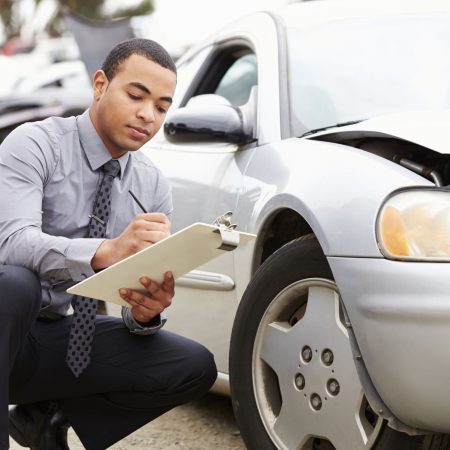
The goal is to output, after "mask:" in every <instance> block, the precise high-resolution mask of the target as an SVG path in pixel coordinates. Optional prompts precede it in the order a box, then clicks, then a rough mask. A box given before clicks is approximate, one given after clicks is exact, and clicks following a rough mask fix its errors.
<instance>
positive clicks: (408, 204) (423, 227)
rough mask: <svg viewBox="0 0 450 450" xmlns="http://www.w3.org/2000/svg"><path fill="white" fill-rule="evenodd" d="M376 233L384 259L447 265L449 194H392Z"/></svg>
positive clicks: (422, 191) (418, 191)
mask: <svg viewBox="0 0 450 450" xmlns="http://www.w3.org/2000/svg"><path fill="white" fill-rule="evenodd" d="M376 231H377V240H378V244H379V246H380V249H381V251H382V253H383V255H384V256H386V257H387V258H393V259H405V260H419V261H428V260H430V261H450V190H445V189H436V188H433V189H428V190H427V189H409V190H404V191H400V192H398V193H395V194H394V195H392V196H391V197H390V198H388V199H387V201H386V202H385V203H384V205H383V206H382V208H381V210H380V212H379V214H378V219H377V226H376Z"/></svg>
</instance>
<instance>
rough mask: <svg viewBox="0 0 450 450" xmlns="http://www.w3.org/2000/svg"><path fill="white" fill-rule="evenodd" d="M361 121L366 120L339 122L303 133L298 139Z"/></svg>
mask: <svg viewBox="0 0 450 450" xmlns="http://www.w3.org/2000/svg"><path fill="white" fill-rule="evenodd" d="M363 120H366V119H359V120H349V121H348V122H340V123H337V124H335V125H327V126H326V127H322V128H316V129H314V130H309V131H307V132H306V133H303V134H302V135H301V136H300V137H301V138H302V137H305V136H309V135H310V134H314V133H318V132H319V131H325V130H328V129H329V128H336V127H345V126H346V125H354V124H355V123H359V122H362V121H363Z"/></svg>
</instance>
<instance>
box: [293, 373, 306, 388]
mask: <svg viewBox="0 0 450 450" xmlns="http://www.w3.org/2000/svg"><path fill="white" fill-rule="evenodd" d="M295 387H296V388H297V389H298V390H299V391H301V390H302V389H303V388H304V387H305V377H304V376H303V375H302V374H301V373H298V374H297V375H295Z"/></svg>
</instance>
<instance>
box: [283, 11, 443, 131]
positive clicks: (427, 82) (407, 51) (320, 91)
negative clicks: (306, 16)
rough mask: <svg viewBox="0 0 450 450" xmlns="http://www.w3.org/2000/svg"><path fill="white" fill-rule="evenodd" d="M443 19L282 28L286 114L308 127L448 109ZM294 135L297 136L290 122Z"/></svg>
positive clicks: (385, 19) (378, 19)
mask: <svg viewBox="0 0 450 450" xmlns="http://www.w3.org/2000/svg"><path fill="white" fill-rule="evenodd" d="M449 25H450V16H449V15H448V14H444V13H442V14H441V13H439V15H425V16H423V17H421V16H415V15H405V16H404V17H403V16H402V17H398V16H395V17H384V16H376V17H371V18H367V19H364V20H362V19H357V20H356V19H351V20H345V21H344V20H341V21H338V22H336V23H332V24H327V25H326V26H321V27H318V28H314V29H312V30H308V31H307V32H306V33H305V32H302V31H301V30H297V29H294V28H293V29H288V33H287V36H288V44H289V45H288V48H289V58H290V61H289V67H290V71H289V77H288V80H289V83H290V86H289V88H290V93H291V107H292V112H293V114H292V115H293V117H294V118H295V119H297V121H298V122H299V123H302V124H303V125H304V126H306V127H307V128H309V129H318V128H321V127H327V126H331V125H334V124H338V123H345V122H349V121H356V120H362V119H368V118H371V117H374V116H377V115H381V114H390V113H396V112H401V111H407V110H411V111H414V110H436V109H448V108H449V107H450V85H449V79H450V31H449V30H450V26H449ZM294 133H295V134H296V135H300V134H302V129H301V127H297V126H296V125H295V124H294Z"/></svg>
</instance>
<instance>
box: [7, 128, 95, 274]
mask: <svg viewBox="0 0 450 450" xmlns="http://www.w3.org/2000/svg"><path fill="white" fill-rule="evenodd" d="M58 161H59V149H58V146H57V144H56V143H55V142H53V141H52V139H51V136H50V135H49V133H48V132H47V131H46V130H44V129H43V128H42V127H39V126H37V125H35V124H25V125H22V126H20V127H18V128H16V129H15V130H14V131H13V132H11V133H10V134H9V135H8V136H7V138H6V139H5V140H4V141H3V143H2V145H1V146H0V192H1V195H0V263H1V264H11V265H18V266H23V267H27V268H29V269H31V270H33V271H34V272H35V273H37V274H38V275H39V276H40V278H41V279H51V280H67V279H72V280H74V281H81V280H83V279H84V278H87V277H89V276H90V275H93V273H94V271H93V269H92V267H91V260H92V258H93V256H94V254H95V252H96V251H97V248H98V247H99V245H100V244H101V242H102V241H103V240H102V239H88V238H77V239H70V238H67V237H64V236H52V235H49V234H46V233H44V232H43V231H42V214H43V212H42V204H43V198H44V195H45V194H44V192H45V187H46V185H47V183H48V182H49V180H50V179H51V177H52V175H53V173H54V171H55V168H56V166H57V164H58ZM75 200H76V199H74V201H75Z"/></svg>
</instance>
